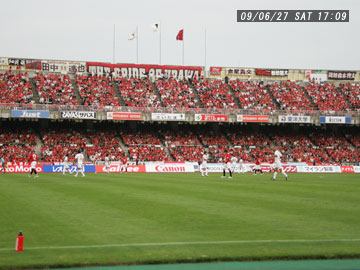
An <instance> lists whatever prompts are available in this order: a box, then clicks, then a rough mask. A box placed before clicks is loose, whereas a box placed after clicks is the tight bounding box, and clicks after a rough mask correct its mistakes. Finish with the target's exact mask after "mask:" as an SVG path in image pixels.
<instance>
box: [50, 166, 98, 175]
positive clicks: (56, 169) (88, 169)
mask: <svg viewBox="0 0 360 270" xmlns="http://www.w3.org/2000/svg"><path fill="white" fill-rule="evenodd" d="M69 169H70V172H71V173H73V172H76V170H77V166H76V165H69ZM43 170H44V173H63V172H64V166H63V165H44V166H43ZM84 172H86V173H94V172H95V165H84Z"/></svg>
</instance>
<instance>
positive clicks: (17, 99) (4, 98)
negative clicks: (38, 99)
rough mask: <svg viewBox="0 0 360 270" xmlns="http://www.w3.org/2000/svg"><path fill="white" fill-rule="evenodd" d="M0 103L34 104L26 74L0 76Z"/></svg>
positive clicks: (6, 73)
mask: <svg viewBox="0 0 360 270" xmlns="http://www.w3.org/2000/svg"><path fill="white" fill-rule="evenodd" d="M0 103H21V104H29V103H34V100H33V92H32V89H31V85H30V83H29V76H28V73H27V72H26V73H13V72H11V71H7V72H5V73H2V74H0Z"/></svg>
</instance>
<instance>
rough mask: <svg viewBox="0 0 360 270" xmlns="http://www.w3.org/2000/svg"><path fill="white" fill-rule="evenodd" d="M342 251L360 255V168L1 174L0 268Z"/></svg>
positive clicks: (313, 255)
mask: <svg viewBox="0 0 360 270" xmlns="http://www.w3.org/2000/svg"><path fill="white" fill-rule="evenodd" d="M20 230H21V231H23V233H24V235H25V246H24V248H25V251H24V252H21V253H17V252H15V251H14V250H13V247H14V245H15V237H16V235H17V233H18V232H19V231H20ZM345 257H346V258H353V257H357V258H360V175H356V174H348V175H346V174H336V175H330V174H327V175H323V174H292V175H290V178H289V181H287V182H286V181H285V180H284V178H283V176H282V175H279V176H278V180H277V181H270V174H265V175H262V176H261V175H258V176H253V175H250V174H247V175H243V174H236V175H235V177H234V178H233V179H231V180H229V179H226V180H224V179H221V178H220V175H219V174H212V175H210V176H209V177H206V178H205V177H201V176H200V175H199V174H121V175H120V174H110V175H108V174H88V175H87V176H86V177H85V178H82V177H78V178H75V177H74V176H73V175H71V176H70V175H66V176H63V175H61V174H42V175H40V177H39V178H37V179H34V178H28V177H27V175H26V174H13V175H0V269H10V268H26V267H37V268H39V267H40V268H41V267H43V268H45V267H48V266H51V267H55V266H82V265H111V264H140V263H141V264H142V263H164V262H197V261H221V260H222V261H231V260H266V259H302V258H345Z"/></svg>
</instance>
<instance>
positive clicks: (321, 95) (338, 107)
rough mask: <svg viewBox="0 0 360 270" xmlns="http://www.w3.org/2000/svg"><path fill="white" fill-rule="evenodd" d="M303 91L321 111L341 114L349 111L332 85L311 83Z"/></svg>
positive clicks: (344, 100) (346, 104)
mask: <svg viewBox="0 0 360 270" xmlns="http://www.w3.org/2000/svg"><path fill="white" fill-rule="evenodd" d="M305 90H306V91H307V93H308V94H309V95H310V97H311V98H312V100H313V102H314V103H315V104H316V106H317V107H318V108H319V110H321V111H335V112H342V111H346V110H348V109H349V104H348V102H347V101H346V99H345V98H344V97H343V96H342V94H341V92H340V91H339V90H338V89H336V86H335V85H334V84H332V83H322V84H318V83H311V84H309V85H306V86H305Z"/></svg>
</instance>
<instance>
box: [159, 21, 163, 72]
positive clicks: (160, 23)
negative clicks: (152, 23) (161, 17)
mask: <svg viewBox="0 0 360 270" xmlns="http://www.w3.org/2000/svg"><path fill="white" fill-rule="evenodd" d="M161 28H162V24H161V21H160V37H159V43H160V54H159V64H160V65H161Z"/></svg>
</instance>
